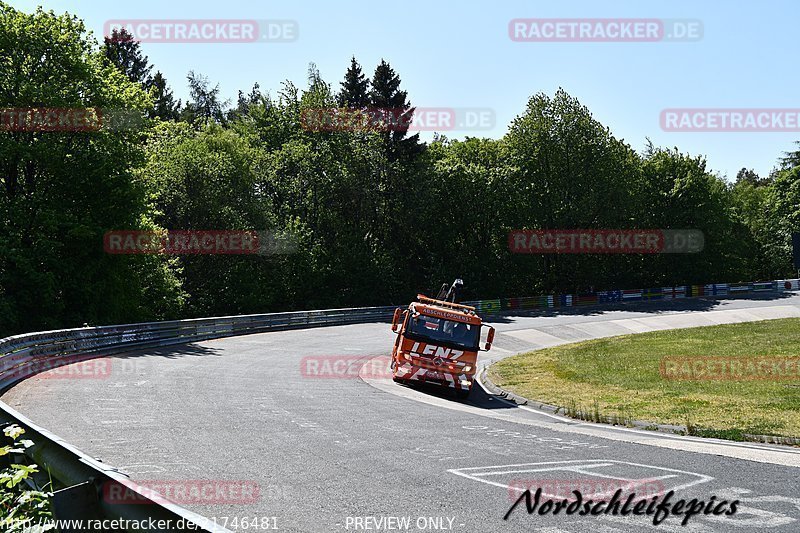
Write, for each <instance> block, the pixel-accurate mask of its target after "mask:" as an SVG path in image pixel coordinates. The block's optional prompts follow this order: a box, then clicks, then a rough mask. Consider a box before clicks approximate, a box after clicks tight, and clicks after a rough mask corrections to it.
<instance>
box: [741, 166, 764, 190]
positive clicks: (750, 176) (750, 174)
mask: <svg viewBox="0 0 800 533" xmlns="http://www.w3.org/2000/svg"><path fill="white" fill-rule="evenodd" d="M770 181H771V179H770V178H761V177H760V176H759V175H758V173H756V171H755V170H753V169H752V168H751V169H746V168H744V167H742V169H741V170H739V172H737V173H736V182H735V183H737V184H739V183H743V182H744V183H749V184H750V185H752V186H754V187H763V186H764V185H767V184H769V183H770Z"/></svg>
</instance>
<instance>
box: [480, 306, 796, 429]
mask: <svg viewBox="0 0 800 533" xmlns="http://www.w3.org/2000/svg"><path fill="white" fill-rule="evenodd" d="M798 356H800V319H797V318H790V319H779V320H765V321H761V322H747V323H741V324H726V325H721V326H708V327H699V328H689V329H677V330H670V331H659V332H652V333H642V334H636V335H624V336H621V337H611V338H608V339H598V340H593V341H586V342H580V343H576V344H568V345H564V346H558V347H555V348H548V349H545V350H537V351H534V352H529V353H526V354H522V355H518V356H514V357H510V358H508V359H505V360H503V361H501V362H499V363H496V364H494V365H492V367H491V368H490V369H489V377H490V379H491V380H492V381H493V382H494V383H496V384H497V385H499V386H501V387H503V388H505V389H507V390H510V391H512V392H514V393H516V394H518V395H520V396H524V397H526V398H529V399H532V400H539V401H542V402H545V403H549V404H553V405H557V406H560V407H563V408H564V410H565V412H566V413H567V414H568V415H569V416H573V417H575V418H581V419H584V420H593V421H596V422H610V423H618V424H625V423H629V422H630V421H631V420H642V421H648V422H653V423H657V424H673V425H682V426H686V427H687V428H689V431H688V432H689V433H690V434H694V435H701V436H708V437H718V438H726V439H731V440H743V439H744V436H745V435H746V434H758V435H778V436H784V437H800V379H799V378H798V374H799V373H800V369H798V368H797V367H796V366H795V367H792V366H791V364H787V365H785V366H784V367H782V368H784V369H785V370H784V371H783V372H782V373H781V374H780V375H781V378H780V379H775V378H774V377H771V378H769V379H741V376H742V375H746V376H748V377H752V376H753V375H754V373H753V370H754V369H755V370H757V369H758V367H757V365H758V364H760V362H761V361H764V360H767V361H777V360H778V359H783V360H784V361H790V359H786V358H797V357H798ZM708 357H714V358H721V359H714V360H712V361H714V363H711V364H715V365H719V364H724V363H727V364H729V365H730V364H733V365H738V366H736V367H735V368H738V369H743V370H744V371H743V372H742V373H735V374H736V375H735V376H733V377H731V375H730V371H727V372H725V371H724V370H722V369H723V368H724V367H719V366H716V367H713V366H706V363H704V366H701V367H695V370H692V365H693V364H694V363H695V362H696V361H697V360H700V359H702V358H708ZM665 358H667V359H665ZM703 360H704V361H710V360H708V359H703ZM794 361H795V362H797V359H794ZM667 363H669V364H672V365H676V364H677V365H678V366H670V367H667V366H662V364H664V365H666V364H667ZM748 364H750V366H749V371H748ZM670 368H671V369H672V371H670V370H669V369H670ZM698 368H699V370H698ZM715 368H716V370H715ZM728 368H730V366H729V367H728ZM766 368H767V369H769V368H771V367H766ZM704 369H706V370H710V371H711V372H712V373H713V375H714V376H716V377H717V379H707V378H708V376H709V375H710V374H709V373H708V372H706V370H704ZM768 371H773V370H768ZM676 372H677V373H676ZM687 372H693V374H692V379H685V378H686V377H687V376H688V375H689V374H688V373H687ZM758 375H759V376H762V377H763V376H764V373H763V372H762V373H760V374H758ZM676 376H680V377H681V378H682V379H674V378H675V377H676ZM724 376H727V377H725V378H724V379H719V378H720V377H724Z"/></svg>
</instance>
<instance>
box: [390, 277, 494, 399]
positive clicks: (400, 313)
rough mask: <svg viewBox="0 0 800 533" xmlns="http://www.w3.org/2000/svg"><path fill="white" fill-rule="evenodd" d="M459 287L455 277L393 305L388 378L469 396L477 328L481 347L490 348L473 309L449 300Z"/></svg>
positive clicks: (489, 339) (488, 337)
mask: <svg viewBox="0 0 800 533" xmlns="http://www.w3.org/2000/svg"><path fill="white" fill-rule="evenodd" d="M462 286H463V282H462V281H461V280H460V279H457V280H456V281H455V282H454V283H453V285H452V286H451V287H450V289H449V290H448V289H447V284H444V285H443V286H442V290H440V291H439V295H437V297H436V298H428V297H427V296H424V295H422V294H418V295H417V301H415V302H412V303H411V304H409V306H408V308H407V309H403V308H397V309H396V310H395V312H394V317H393V319H392V331H393V332H395V333H397V338H396V339H395V343H394V347H393V348H392V362H391V369H392V379H394V381H396V382H398V383H404V384H413V383H419V384H422V383H426V384H434V385H438V386H441V387H445V388H449V389H453V390H454V391H455V393H456V396H458V397H459V398H462V399H463V398H466V397H467V396H469V393H470V391H471V390H472V387H473V384H474V382H475V373H476V366H477V362H478V351H480V348H479V343H480V339H481V328H483V327H484V326H486V327H488V333H487V335H486V344H485V347H484V350H485V351H488V350H489V349H491V347H492V341H493V340H494V328H493V327H492V326H488V325H485V324H483V321H482V320H481V317H479V316H478V315H477V314H476V313H475V308H474V307H470V306H468V305H462V304H458V303H456V302H455V300H456V293H457V292H458V290H459V289H460V288H461V287H462Z"/></svg>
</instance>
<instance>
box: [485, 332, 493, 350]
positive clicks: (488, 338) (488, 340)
mask: <svg viewBox="0 0 800 533" xmlns="http://www.w3.org/2000/svg"><path fill="white" fill-rule="evenodd" d="M493 341H494V328H493V327H492V326H489V333H487V334H486V346H485V347H484V348H483V349H484V350H486V351H487V352H488V351H489V350H491V349H492V342H493Z"/></svg>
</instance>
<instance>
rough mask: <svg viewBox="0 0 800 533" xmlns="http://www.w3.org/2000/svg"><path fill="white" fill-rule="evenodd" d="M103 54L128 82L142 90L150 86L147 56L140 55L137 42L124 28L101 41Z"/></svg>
mask: <svg viewBox="0 0 800 533" xmlns="http://www.w3.org/2000/svg"><path fill="white" fill-rule="evenodd" d="M103 54H104V55H105V57H106V58H108V60H109V61H111V63H112V64H113V65H114V66H116V67H117V68H118V69H119V70H120V71H121V72H122V73H123V74H125V75H126V76H127V77H128V79H129V80H131V81H132V82H133V83H138V84H139V85H141V86H142V87H144V88H148V87H149V86H150V82H151V79H150V70H151V69H152V68H153V67H152V66H150V65H149V64H148V58H147V56H143V55H142V51H141V49H140V48H139V41H136V40H134V38H133V35H131V34H130V33H128V32H127V31H126V30H125V28H120V29H118V30H116V29H115V30H113V31H112V32H111V36H110V37H109V36H106V37H104V39H103Z"/></svg>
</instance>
